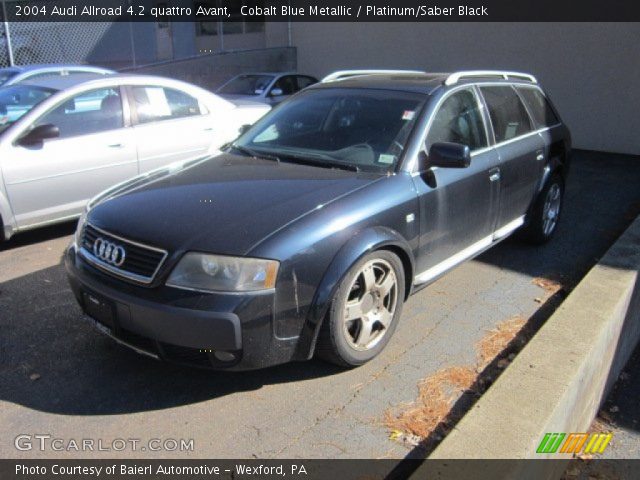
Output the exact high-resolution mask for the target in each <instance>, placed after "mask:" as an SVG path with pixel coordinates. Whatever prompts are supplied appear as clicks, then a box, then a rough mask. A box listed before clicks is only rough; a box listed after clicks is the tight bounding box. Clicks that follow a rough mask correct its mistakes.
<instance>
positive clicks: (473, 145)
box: [427, 90, 487, 151]
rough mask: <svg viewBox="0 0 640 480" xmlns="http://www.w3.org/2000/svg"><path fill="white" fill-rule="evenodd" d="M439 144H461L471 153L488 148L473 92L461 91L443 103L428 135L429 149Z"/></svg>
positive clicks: (480, 114)
mask: <svg viewBox="0 0 640 480" xmlns="http://www.w3.org/2000/svg"><path fill="white" fill-rule="evenodd" d="M438 142H452V143H460V144H462V145H467V146H468V147H469V148H470V149H471V151H473V150H477V149H479V148H483V147H486V146H487V135H486V133H485V129H484V122H483V120H482V113H481V112H480V109H479V108H478V102H477V101H476V96H475V94H474V93H473V91H471V90H461V91H459V92H456V93H454V94H452V95H450V96H449V97H447V99H446V100H445V101H444V102H443V103H442V105H441V106H440V108H439V110H438V111H437V112H436V114H435V117H434V119H433V122H432V123H431V128H430V130H429V133H428V134H427V149H428V148H431V145H433V144H434V143H438Z"/></svg>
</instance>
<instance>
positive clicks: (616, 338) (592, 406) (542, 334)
mask: <svg viewBox="0 0 640 480" xmlns="http://www.w3.org/2000/svg"><path fill="white" fill-rule="evenodd" d="M639 270H640V217H639V218H637V219H636V220H635V221H634V223H633V224H632V225H631V226H630V227H629V228H628V229H627V231H626V232H625V233H624V234H623V235H622V236H621V237H620V238H619V239H618V241H617V242H616V243H615V244H614V245H613V246H612V247H611V248H610V250H609V251H608V252H607V253H606V255H605V256H604V257H603V258H602V259H601V260H600V261H599V262H598V264H597V265H596V266H595V267H594V268H593V269H592V270H591V271H590V272H589V273H588V274H587V276H586V277H585V278H584V279H583V280H582V282H580V284H579V285H578V286H577V287H576V288H575V289H574V290H573V292H572V293H571V294H570V295H569V296H568V297H567V299H566V300H565V301H564V302H563V304H562V305H561V306H560V308H559V309H558V310H557V311H556V312H555V313H554V314H553V316H552V317H551V318H550V319H549V320H548V321H547V322H546V324H545V325H544V326H543V327H542V328H541V329H540V331H539V332H538V333H537V334H536V335H535V337H534V338H533V339H532V340H531V341H530V342H529V344H528V345H527V346H526V347H525V348H524V349H523V350H522V352H521V353H520V354H519V355H518V356H517V357H516V359H515V360H514V361H513V363H512V364H511V365H510V366H509V368H507V370H506V371H505V372H504V373H503V374H502V375H501V376H500V378H499V379H498V380H497V381H496V383H495V384H494V385H493V386H492V387H491V388H490V389H489V390H488V391H487V392H486V393H485V394H484V395H483V397H482V398H481V399H480V400H479V401H478V402H477V403H476V405H475V406H474V407H473V408H472V409H471V411H469V412H468V413H467V415H466V416H465V417H464V418H463V419H462V420H461V421H460V423H459V424H458V425H457V427H456V428H455V429H454V430H453V431H452V432H451V433H450V434H449V435H448V436H447V437H446V438H445V439H444V441H443V442H442V443H441V444H440V445H439V446H438V448H437V449H436V450H435V451H434V452H433V453H432V455H431V456H430V457H429V458H430V459H438V460H443V459H460V458H489V459H530V458H550V457H549V456H548V455H547V456H545V455H540V454H536V448H537V446H538V444H539V443H540V441H541V440H542V438H543V437H544V435H545V433H547V432H567V433H570V432H585V431H586V430H587V429H588V428H589V426H590V425H591V423H592V421H593V418H594V417H595V415H596V414H597V411H598V408H599V407H600V404H601V403H602V402H603V401H604V399H605V398H606V395H607V393H608V392H609V390H610V388H611V387H612V386H613V384H614V383H615V381H616V379H617V377H618V375H619V374H620V371H621V370H622V368H623V367H624V365H625V363H626V362H627V360H628V359H629V357H630V355H631V353H632V352H633V350H634V348H635V346H636V344H637V343H638V340H639V339H640V276H639V273H638V272H639ZM552 457H553V458H556V459H557V458H563V457H564V458H567V459H569V458H570V456H569V455H568V454H556V455H552ZM428 463H429V462H426V464H425V469H428V468H429V466H428ZM503 463H504V464H505V467H507V466H508V469H509V472H504V473H505V474H506V475H505V476H506V477H511V476H513V478H530V476H531V475H532V474H534V473H535V477H533V478H557V477H559V476H560V474H561V472H562V468H563V466H564V463H563V462H560V463H558V462H535V463H536V464H538V466H539V467H542V465H545V464H548V466H549V468H545V467H542V468H541V469H539V468H536V469H535V470H536V471H535V472H532V471H531V470H532V469H531V462H503ZM459 467H461V468H462V467H464V465H459ZM474 468H477V465H475V466H474ZM519 468H522V469H523V470H522V471H517V470H518V469H519ZM538 470H542V471H538ZM558 470H560V471H558ZM419 472H420V474H421V475H420V476H421V478H424V476H423V475H424V474H425V473H427V472H425V471H423V470H421V469H419ZM450 473H453V472H450ZM459 473H462V472H459ZM438 476H439V477H440V476H441V475H438Z"/></svg>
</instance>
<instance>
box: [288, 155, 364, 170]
mask: <svg viewBox="0 0 640 480" xmlns="http://www.w3.org/2000/svg"><path fill="white" fill-rule="evenodd" d="M284 157H285V158H287V159H292V160H294V161H298V162H300V163H304V164H306V165H313V166H316V167H324V168H340V169H342V170H349V171H350V172H359V171H360V167H358V166H357V165H354V164H352V163H345V162H341V161H340V160H336V159H334V158H333V157H330V156H328V155H322V154H314V153H305V156H298V155H290V154H285V155H284ZM310 157H311V158H317V159H319V160H321V161H316V160H312V159H311V158H310Z"/></svg>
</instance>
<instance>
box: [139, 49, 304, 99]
mask: <svg viewBox="0 0 640 480" xmlns="http://www.w3.org/2000/svg"><path fill="white" fill-rule="evenodd" d="M126 70H127V71H132V72H135V73H140V74H148V75H160V76H163V77H169V78H176V79H178V80H183V81H185V82H190V83H193V84H195V85H198V86H200V87H203V88H207V89H211V90H215V89H216V88H217V87H219V86H220V85H222V84H223V83H224V82H226V81H227V80H229V79H230V78H232V77H233V76H235V75H238V74H239V73H245V72H256V71H258V72H286V71H291V70H296V49H295V48H288V47H281V48H261V49H256V50H244V51H236V52H224V53H214V54H210V55H198V56H195V57H191V58H187V59H182V60H174V61H169V62H162V63H156V64H153V65H144V66H141V67H138V68H129V69H126Z"/></svg>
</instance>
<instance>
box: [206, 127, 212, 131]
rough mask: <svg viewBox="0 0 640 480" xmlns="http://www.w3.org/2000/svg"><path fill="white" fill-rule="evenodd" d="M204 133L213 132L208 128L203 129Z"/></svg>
mask: <svg viewBox="0 0 640 480" xmlns="http://www.w3.org/2000/svg"><path fill="white" fill-rule="evenodd" d="M204 131H205V132H213V127H208V128H205V129H204Z"/></svg>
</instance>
